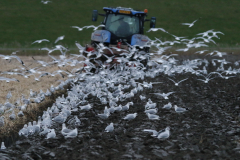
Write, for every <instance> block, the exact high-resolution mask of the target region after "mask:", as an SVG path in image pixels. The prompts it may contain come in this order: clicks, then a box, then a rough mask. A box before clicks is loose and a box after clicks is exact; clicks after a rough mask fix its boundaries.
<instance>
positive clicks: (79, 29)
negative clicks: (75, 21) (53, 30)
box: [72, 26, 87, 31]
mask: <svg viewBox="0 0 240 160" xmlns="http://www.w3.org/2000/svg"><path fill="white" fill-rule="evenodd" d="M72 28H77V29H78V31H82V30H83V29H84V28H87V26H84V27H82V28H81V27H78V26H72Z"/></svg>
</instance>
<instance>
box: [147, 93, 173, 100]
mask: <svg viewBox="0 0 240 160" xmlns="http://www.w3.org/2000/svg"><path fill="white" fill-rule="evenodd" d="M172 93H174V92H168V93H150V94H155V95H157V96H162V97H163V98H164V99H168V96H169V95H170V94H172Z"/></svg>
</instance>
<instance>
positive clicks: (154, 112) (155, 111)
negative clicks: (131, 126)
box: [144, 108, 158, 114]
mask: <svg viewBox="0 0 240 160" xmlns="http://www.w3.org/2000/svg"><path fill="white" fill-rule="evenodd" d="M157 111H158V109H157V108H153V109H148V110H145V111H144V112H145V113H150V114H156V113H157Z"/></svg>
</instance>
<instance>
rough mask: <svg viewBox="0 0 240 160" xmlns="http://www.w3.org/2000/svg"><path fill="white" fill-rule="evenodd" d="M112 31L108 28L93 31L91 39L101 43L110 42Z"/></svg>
mask: <svg viewBox="0 0 240 160" xmlns="http://www.w3.org/2000/svg"><path fill="white" fill-rule="evenodd" d="M110 38H111V33H110V32H109V31H107V30H96V31H95V32H93V33H92V36H91V40H92V41H95V42H100V43H110Z"/></svg>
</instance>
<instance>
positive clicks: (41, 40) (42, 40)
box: [32, 39, 49, 44]
mask: <svg viewBox="0 0 240 160" xmlns="http://www.w3.org/2000/svg"><path fill="white" fill-rule="evenodd" d="M44 41H46V42H49V40H47V39H40V40H36V41H34V42H33V43H32V44H34V43H42V42H44Z"/></svg>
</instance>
